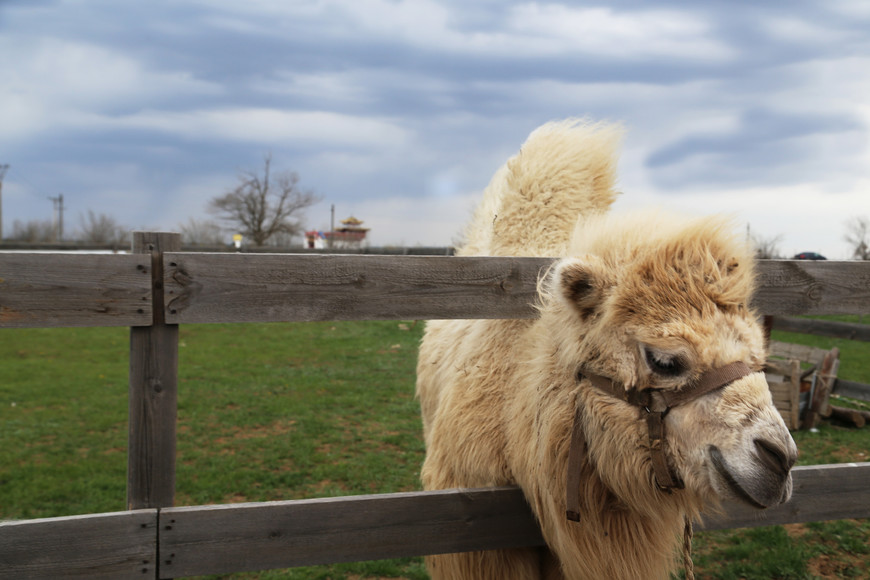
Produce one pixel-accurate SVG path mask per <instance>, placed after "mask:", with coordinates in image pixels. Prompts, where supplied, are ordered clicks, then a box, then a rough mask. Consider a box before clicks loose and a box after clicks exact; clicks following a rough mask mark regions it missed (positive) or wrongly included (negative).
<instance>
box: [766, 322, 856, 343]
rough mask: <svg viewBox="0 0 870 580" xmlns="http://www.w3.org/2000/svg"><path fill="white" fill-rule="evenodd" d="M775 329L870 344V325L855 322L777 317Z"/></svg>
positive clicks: (774, 323)
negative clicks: (861, 341)
mask: <svg viewBox="0 0 870 580" xmlns="http://www.w3.org/2000/svg"><path fill="white" fill-rule="evenodd" d="M773 329H774V330H781V331H783V332H797V333H801V334H814V335H816V336H827V337H830V338H842V339H845V340H863V341H865V342H870V324H855V323H853V322H837V321H835V320H818V319H813V318H791V317H788V316H777V317H776V318H774V319H773Z"/></svg>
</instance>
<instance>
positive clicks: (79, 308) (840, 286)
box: [0, 232, 870, 579]
mask: <svg viewBox="0 0 870 580" xmlns="http://www.w3.org/2000/svg"><path fill="white" fill-rule="evenodd" d="M179 248H180V246H179V237H178V236H177V235H176V234H165V233H141V232H140V233H136V234H134V243H133V253H132V254H128V255H62V254H14V253H6V254H4V253H0V328H25V327H60V326H129V327H131V334H130V404H129V420H130V441H129V449H128V493H127V496H128V497H127V506H128V508H129V510H130V511H126V512H118V513H104V514H91V515H83V516H72V517H61V518H45V519H38V520H26V521H13V522H4V523H0V578H16V579H20V578H73V577H88V578H143V577H145V578H178V577H183V576H192V575H199V574H211V573H218V574H220V573H230V572H236V571H244V570H261V569H269V568H283V567H292V566H301V565H308V564H326V563H335V562H343V561H358V560H370V559H380V558H391V557H400V556H411V555H425V554H434V553H446V552H458V551H467V550H484V549H496V548H510V547H520V546H537V545H541V544H542V543H543V540H542V538H541V535H540V531H539V530H538V527H537V525H536V523H535V521H534V518H533V516H532V514H531V512H530V510H529V508H528V506H527V504H526V503H525V500H524V498H523V496H522V493H521V492H520V491H519V490H518V489H516V488H495V489H474V490H447V491H435V492H411V493H396V494H381V495H373V496H355V497H339V498H326V499H311V500H298V501H283V502H265V503H249V504H234V505H216V506H194V507H171V506H172V505H173V500H174V489H175V420H176V396H177V374H178V373H177V365H178V325H179V324H186V323H203V322H259V321H269V322H275V321H313V320H375V319H434V318H529V317H532V316H534V314H535V313H534V310H533V308H532V307H531V306H530V304H531V303H533V302H534V299H535V294H536V290H535V289H536V282H537V280H538V277H539V276H540V275H541V273H542V272H543V271H545V270H546V269H547V268H548V267H549V265H550V264H551V263H552V259H549V258H473V257H465V258H457V257H417V256H341V255H274V254H261V255H250V254H247V255H243V254H200V253H185V252H179V251H178V249H179ZM754 306H755V307H756V308H758V310H759V311H760V312H763V313H765V314H768V315H783V314H838V313H839V314H867V313H870V262H810V261H805V262H803V261H801V262H798V261H785V260H783V261H763V262H761V264H760V288H759V290H758V292H757V294H756V296H755V299H754ZM868 480H870V463H858V464H856V463H849V464H842V465H823V466H807V467H797V468H795V470H794V481H795V486H794V495H793V498H792V500H791V501H790V502H788V503H787V504H785V505H782V506H778V507H776V508H771V509H769V510H765V511H763V512H758V511H756V510H753V509H750V508H746V507H744V506H742V505H738V504H730V505H728V506H727V510H726V513H727V515H725V516H722V517H719V518H717V519H713V518H710V519H706V520H705V521H704V522H703V523H702V525H701V526H700V527H701V528H703V529H723V528H733V527H745V526H760V525H770V524H781V523H789V522H806V521H817V520H830V519H841V518H860V517H870V489H868V488H867V486H866V482H867V481H868ZM832 492H833V493H832Z"/></svg>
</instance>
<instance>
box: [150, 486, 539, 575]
mask: <svg viewBox="0 0 870 580" xmlns="http://www.w3.org/2000/svg"><path fill="white" fill-rule="evenodd" d="M160 530H161V531H160V553H161V558H160V559H161V574H164V575H167V576H168V575H173V576H175V577H180V576H191V575H199V574H225V573H229V572H239V571H245V570H264V569H270V568H287V567H293V566H306V565H312V564H327V563H335V562H352V561H361V560H376V559H383V558H398V557H405V556H416V555H425V554H438V553H448V552H462V551H469V550H484V549H494V548H513V547H522V546H533V545H543V539H542V538H541V535H540V532H539V531H538V526H537V524H536V523H535V519H534V517H533V516H532V514H531V511H530V510H529V508H528V505H527V504H526V501H525V499H524V497H523V494H522V492H521V491H520V490H519V489H517V488H494V489H482V490H481V489H474V490H464V491H461V490H446V491H433V492H412V493H393V494H383V495H369V496H357V497H341V498H326V499H312V500H302V501H286V502H267V503H252V504H236V505H221V506H203V507H191V508H173V509H166V510H161V516H160ZM171 554H172V555H173V556H170V555H171Z"/></svg>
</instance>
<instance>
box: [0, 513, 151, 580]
mask: <svg viewBox="0 0 870 580" xmlns="http://www.w3.org/2000/svg"><path fill="white" fill-rule="evenodd" d="M156 570H157V510H141V511H135V512H119V513H107V514H92V515H85V516H71V517H64V518H45V519H39V520H26V521H12V522H0V579H2V580H7V579H8V580H23V579H41V580H47V579H52V580H54V579H63V578H89V579H90V578H93V579H102V578H104V579H106V580H124V579H128V578H136V579H141V578H154V577H155V576H156Z"/></svg>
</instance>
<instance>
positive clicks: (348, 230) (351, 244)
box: [305, 216, 370, 249]
mask: <svg viewBox="0 0 870 580" xmlns="http://www.w3.org/2000/svg"><path fill="white" fill-rule="evenodd" d="M362 224H363V222H362V220H360V219H357V218H355V217H354V216H350V217H349V218H347V219H345V220H342V221H341V227H340V228H336V229H334V230H333V231H331V232H322V231H316V230H312V231H310V232H305V244H306V246H307V247H308V248H310V249H322V248H329V249H356V248H362V247H365V246H366V245H367V241H368V240H367V239H366V238H367V236H368V233H369V230H370V228H364V227H362Z"/></svg>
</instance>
